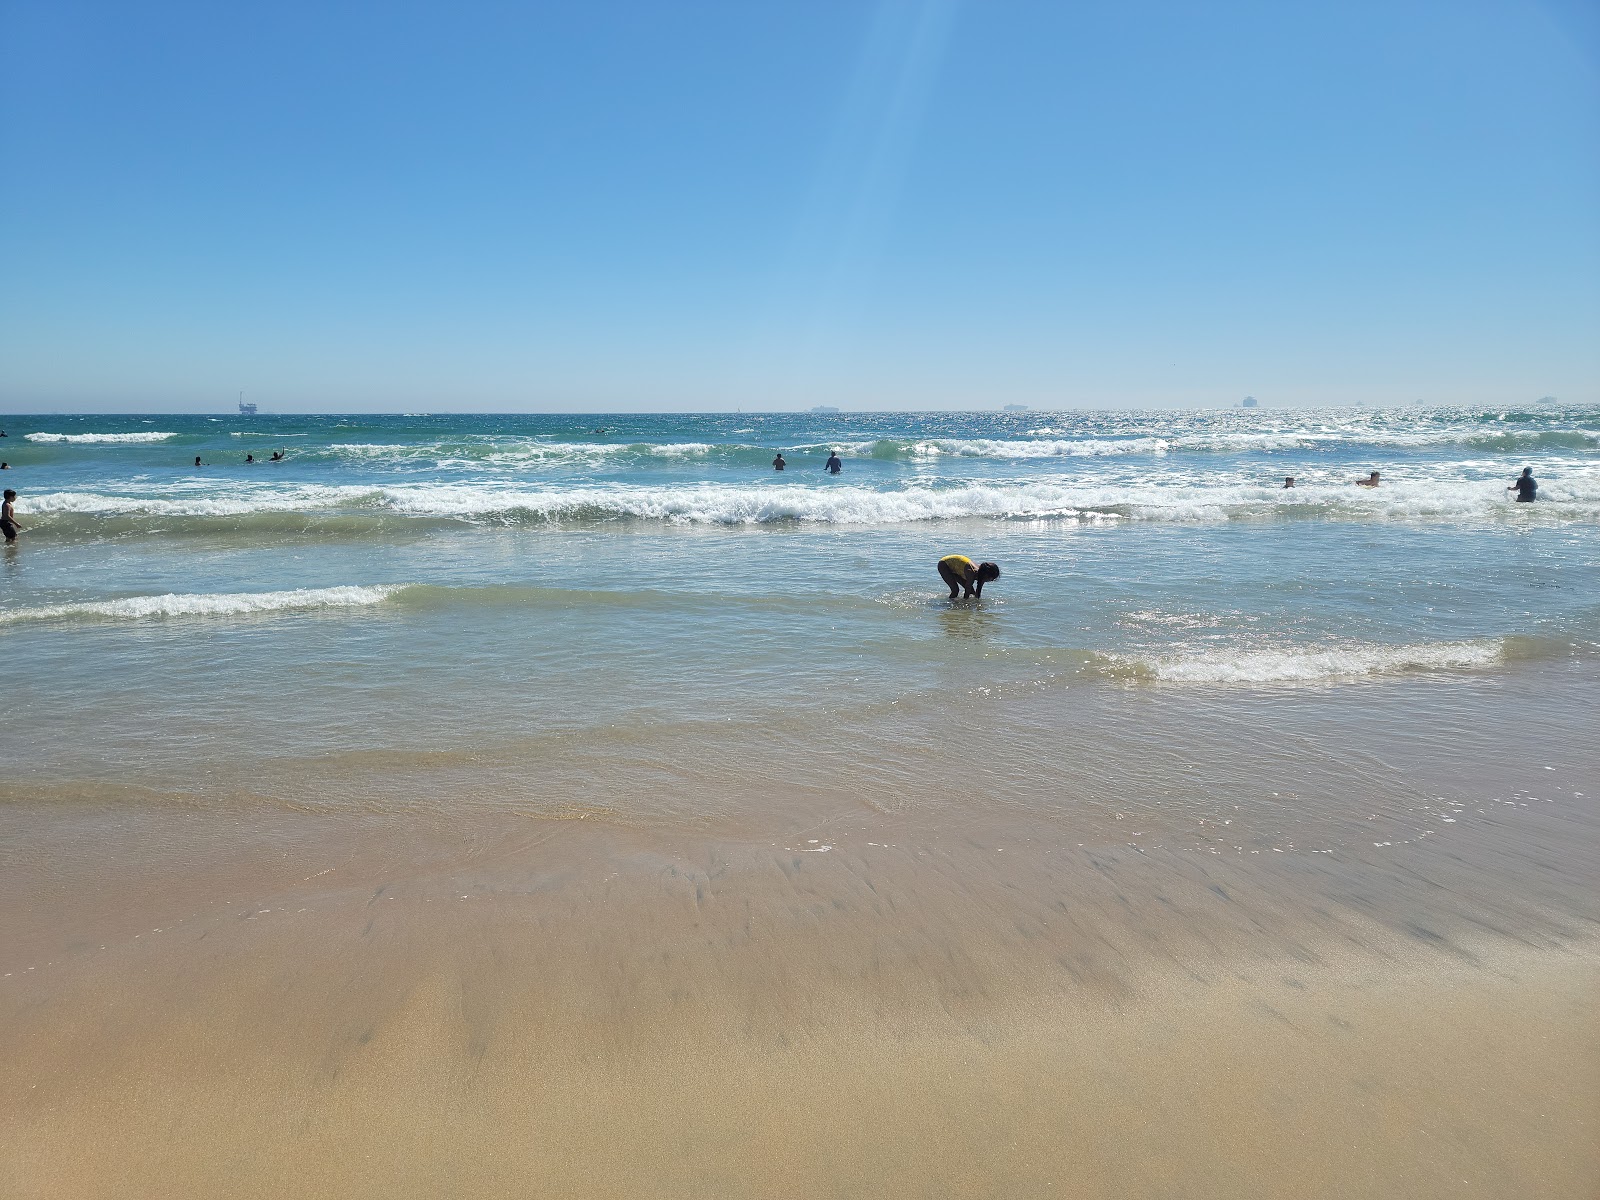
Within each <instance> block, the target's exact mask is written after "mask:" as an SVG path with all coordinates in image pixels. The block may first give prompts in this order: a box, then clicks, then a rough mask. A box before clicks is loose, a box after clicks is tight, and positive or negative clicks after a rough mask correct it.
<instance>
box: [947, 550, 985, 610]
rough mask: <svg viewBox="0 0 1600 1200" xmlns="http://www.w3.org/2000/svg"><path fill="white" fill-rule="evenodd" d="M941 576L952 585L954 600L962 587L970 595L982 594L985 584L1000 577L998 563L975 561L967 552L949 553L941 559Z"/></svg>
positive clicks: (951, 596) (951, 597)
mask: <svg viewBox="0 0 1600 1200" xmlns="http://www.w3.org/2000/svg"><path fill="white" fill-rule="evenodd" d="M939 578H940V579H942V580H944V581H945V583H947V584H948V585H949V586H950V599H952V600H954V599H955V598H956V597H957V596H958V595H959V594H960V592H961V589H962V588H966V589H967V595H969V596H982V595H983V585H984V584H986V583H989V582H990V581H991V580H995V579H999V578H1000V566H999V564H998V563H992V562H986V563H974V562H973V561H972V560H971V559H970V558H968V557H967V556H966V555H965V554H947V555H945V556H944V557H943V558H941V559H940V560H939Z"/></svg>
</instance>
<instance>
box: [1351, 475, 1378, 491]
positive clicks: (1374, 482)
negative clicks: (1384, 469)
mask: <svg viewBox="0 0 1600 1200" xmlns="http://www.w3.org/2000/svg"><path fill="white" fill-rule="evenodd" d="M1356 486H1357V487H1377V486H1378V473H1377V472H1376V471H1374V472H1373V473H1372V474H1371V475H1368V476H1367V477H1366V478H1365V479H1358V480H1356Z"/></svg>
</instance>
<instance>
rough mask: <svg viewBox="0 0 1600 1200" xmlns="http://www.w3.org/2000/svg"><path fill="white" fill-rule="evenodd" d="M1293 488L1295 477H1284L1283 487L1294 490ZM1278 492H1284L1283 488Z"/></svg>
mask: <svg viewBox="0 0 1600 1200" xmlns="http://www.w3.org/2000/svg"><path fill="white" fill-rule="evenodd" d="M1293 486H1294V476H1293V475H1285V476H1284V477H1283V487H1286V488H1292V487H1293ZM1278 490H1279V491H1282V490H1283V488H1279V489H1278Z"/></svg>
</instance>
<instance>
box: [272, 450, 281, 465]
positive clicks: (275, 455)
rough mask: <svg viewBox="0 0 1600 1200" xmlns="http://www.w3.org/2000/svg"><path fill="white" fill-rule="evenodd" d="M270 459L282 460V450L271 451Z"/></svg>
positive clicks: (274, 460)
mask: <svg viewBox="0 0 1600 1200" xmlns="http://www.w3.org/2000/svg"><path fill="white" fill-rule="evenodd" d="M271 461H273V462H282V461H283V451H282V450H274V451H273V452H272V459H271Z"/></svg>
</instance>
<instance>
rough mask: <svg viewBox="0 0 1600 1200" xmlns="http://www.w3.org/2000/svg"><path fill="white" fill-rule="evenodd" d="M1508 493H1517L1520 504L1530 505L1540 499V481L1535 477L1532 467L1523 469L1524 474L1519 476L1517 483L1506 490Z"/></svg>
mask: <svg viewBox="0 0 1600 1200" xmlns="http://www.w3.org/2000/svg"><path fill="white" fill-rule="evenodd" d="M1506 491H1508V492H1516V494H1517V503H1518V504H1529V503H1532V502H1533V501H1534V500H1537V499H1538V498H1539V481H1538V480H1537V479H1535V478H1534V477H1533V468H1532V467H1523V468H1522V474H1521V475H1518V476H1517V479H1516V482H1515V483H1513V484H1512V485H1511V486H1510V487H1508V488H1506Z"/></svg>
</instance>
